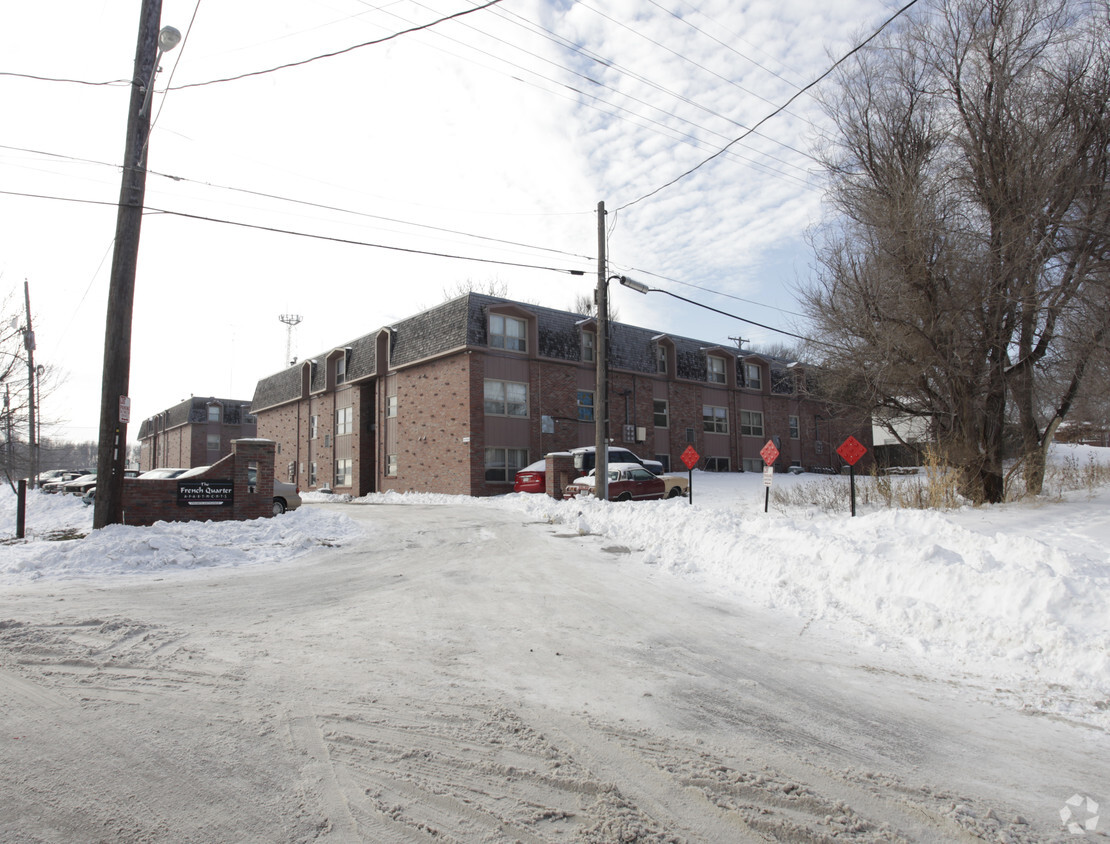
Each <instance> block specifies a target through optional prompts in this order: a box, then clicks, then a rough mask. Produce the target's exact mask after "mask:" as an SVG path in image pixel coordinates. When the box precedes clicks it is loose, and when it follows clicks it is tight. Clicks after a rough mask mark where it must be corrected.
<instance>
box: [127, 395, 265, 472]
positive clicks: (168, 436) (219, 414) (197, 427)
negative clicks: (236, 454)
mask: <svg viewBox="0 0 1110 844" xmlns="http://www.w3.org/2000/svg"><path fill="white" fill-rule="evenodd" d="M257 435H258V420H257V418H256V417H255V416H254V415H253V414H252V413H251V412H250V402H249V401H247V400H246V399H218V398H214V397H208V398H202V397H198V396H193V397H192V398H188V399H185V401H183V402H180V403H179V404H175V405H174V406H173V407H171V408H168V409H167V410H163V411H162V412H161V413H156V414H155V415H154V416H151V417H150V418H148V419H144V420H143V421H142V424H141V425H140V426H139V468H140V470H141V471H144V472H145V471H148V470H150V469H158V468H161V467H163V466H174V467H178V466H183V467H185V468H186V469H191V468H193V467H194V466H210V465H212V464H213V463H215V462H216V461H217V460H219V459H220V458H222V457H227V455H229V454H231V441H232V440H238V439H247V438H250V437H255V436H257Z"/></svg>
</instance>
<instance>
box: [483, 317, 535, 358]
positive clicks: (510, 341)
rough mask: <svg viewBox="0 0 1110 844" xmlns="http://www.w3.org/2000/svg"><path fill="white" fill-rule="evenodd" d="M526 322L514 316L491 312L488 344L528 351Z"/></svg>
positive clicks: (495, 346) (499, 347)
mask: <svg viewBox="0 0 1110 844" xmlns="http://www.w3.org/2000/svg"><path fill="white" fill-rule="evenodd" d="M526 331H527V324H526V323H525V322H524V320H522V319H516V318H515V317H509V316H501V315H500V314H491V315H490V318H489V344H490V345H491V346H493V348H495V349H509V350H510V351H514V352H526V351H528V340H527V337H528V335H527V333H526Z"/></svg>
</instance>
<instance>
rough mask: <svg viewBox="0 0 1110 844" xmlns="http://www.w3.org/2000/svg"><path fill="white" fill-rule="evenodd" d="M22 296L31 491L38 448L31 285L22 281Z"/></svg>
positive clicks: (37, 471) (34, 481) (37, 461)
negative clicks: (25, 323)
mask: <svg viewBox="0 0 1110 844" xmlns="http://www.w3.org/2000/svg"><path fill="white" fill-rule="evenodd" d="M23 296H24V298H25V300H26V302H27V330H26V331H25V332H23V348H24V349H26V350H27V408H28V410H27V423H28V424H27V446H28V450H29V452H30V453H29V454H28V455H27V459H28V461H29V462H30V464H31V470H30V474H29V475H28V478H29V481H28V482H29V483H30V484H31V489H34V488H35V483H36V481H37V479H38V474H39V454H38V452H39V448H38V440H37V439H36V437H35V332H34V330H33V328H32V326H31V285H30V283H29V282H28V281H27V280H26V279H24V280H23Z"/></svg>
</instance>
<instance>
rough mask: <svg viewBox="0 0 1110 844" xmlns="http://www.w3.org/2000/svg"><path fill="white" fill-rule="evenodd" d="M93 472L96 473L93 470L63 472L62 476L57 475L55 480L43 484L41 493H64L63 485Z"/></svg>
mask: <svg viewBox="0 0 1110 844" xmlns="http://www.w3.org/2000/svg"><path fill="white" fill-rule="evenodd" d="M95 471H96V470H95V469H77V470H70V471H68V472H65V473H64V474H62V475H59V476H58V477H57V478H55V479H54V480H52V481H47V482H46V483H45V484H43V485H42V491H43V492H64V491H65V485H66V484H68V483H69V482H70V481H75V480H77V479H78V478H79V477H81V476H82V475H91V474H93V473H94V472H95Z"/></svg>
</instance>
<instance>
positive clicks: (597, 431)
mask: <svg viewBox="0 0 1110 844" xmlns="http://www.w3.org/2000/svg"><path fill="white" fill-rule="evenodd" d="M596 299H597V301H596V302H595V304H596V305H597V392H595V393H594V440H595V442H594V445H595V446H596V450H595V454H594V489H595V490H596V491H597V498H598V500H599V501H608V500H609V436H608V434H609V431H608V427H609V271H608V267H607V265H606V261H605V203H604V202H599V203H598V204H597V294H596Z"/></svg>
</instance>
